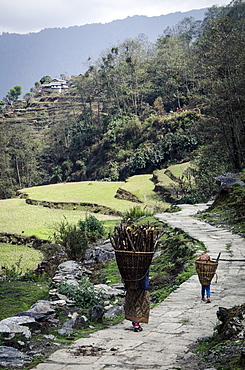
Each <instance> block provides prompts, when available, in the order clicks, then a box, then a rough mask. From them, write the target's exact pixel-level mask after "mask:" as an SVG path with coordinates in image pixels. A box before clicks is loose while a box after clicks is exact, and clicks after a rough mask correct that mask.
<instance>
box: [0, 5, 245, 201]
mask: <svg viewBox="0 0 245 370" xmlns="http://www.w3.org/2000/svg"><path fill="white" fill-rule="evenodd" d="M244 24H245V2H244V1H243V0H235V1H232V2H231V3H230V4H229V5H227V6H224V7H216V6H214V7H211V8H210V9H208V11H207V13H206V15H205V18H204V20H203V21H195V19H194V18H185V19H183V20H182V21H181V22H179V23H178V24H176V26H174V27H172V28H167V29H166V30H165V31H164V32H163V34H162V35H160V36H159V37H158V39H157V40H156V41H155V42H148V41H147V38H146V37H145V36H144V35H139V36H138V37H137V38H135V39H125V40H124V42H122V43H119V44H115V45H114V46H113V47H110V48H108V50H105V51H104V52H103V53H102V54H101V57H100V58H98V60H97V61H96V62H93V63H91V61H90V60H88V61H87V63H88V66H87V71H86V72H85V73H84V74H81V75H78V76H63V78H66V79H67V82H68V86H69V88H68V89H66V90H65V91H64V92H63V93H54V92H52V93H44V91H43V90H42V88H41V87H42V84H44V83H47V79H49V78H50V76H44V77H42V78H41V79H40V81H37V82H34V84H33V85H34V87H33V88H32V89H31V91H30V92H29V93H27V94H25V96H24V98H23V99H22V100H18V99H12V100H11V99H10V100H6V101H5V102H2V104H0V107H1V109H0V110H1V111H0V137H1V141H0V157H1V162H0V198H2V199H4V198H9V197H11V196H13V195H14V194H15V192H16V190H17V189H20V188H26V187H30V186H34V185H41V184H52V183H58V182H76V181H84V180H91V181H92V180H102V181H115V180H119V181H124V180H126V179H127V178H128V177H129V176H132V175H136V174H144V173H152V172H154V170H157V169H162V168H165V167H167V166H169V165H171V164H175V163H181V162H185V161H191V163H192V164H193V166H192V174H191V175H192V176H193V177H194V179H195V186H194V187H192V189H191V190H190V192H189V195H188V196H189V198H190V201H205V200H208V199H209V198H210V196H212V195H213V194H214V193H215V191H216V188H215V185H214V181H213V178H214V177H215V176H218V175H220V174H223V173H226V172H233V173H237V172H241V171H242V170H243V169H244V159H245V158H244V156H245V125H244V107H245V28H244ZM78 47H79V45H78ZM7 96H9V95H7Z"/></svg>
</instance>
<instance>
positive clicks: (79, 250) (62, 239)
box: [54, 220, 88, 260]
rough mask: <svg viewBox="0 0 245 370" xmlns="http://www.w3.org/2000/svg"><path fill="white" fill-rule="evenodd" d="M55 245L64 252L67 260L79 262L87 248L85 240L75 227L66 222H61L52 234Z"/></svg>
mask: <svg viewBox="0 0 245 370" xmlns="http://www.w3.org/2000/svg"><path fill="white" fill-rule="evenodd" d="M54 239H55V241H56V243H59V244H60V245H61V246H62V247H63V248H64V250H65V252H66V254H67V256H68V258H69V259H72V260H80V259H81V258H82V257H83V255H84V252H85V249H86V247H87V244H88V242H87V240H86V239H85V238H84V235H83V234H82V233H81V231H80V229H79V228H78V227H77V226H76V225H72V224H69V223H68V222H67V221H66V220H64V221H61V222H60V223H59V225H58V227H57V229H56V232H55V233H54Z"/></svg>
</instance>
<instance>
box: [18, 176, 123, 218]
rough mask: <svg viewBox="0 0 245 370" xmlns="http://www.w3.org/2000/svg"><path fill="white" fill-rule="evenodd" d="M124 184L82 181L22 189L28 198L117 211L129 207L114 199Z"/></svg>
mask: <svg viewBox="0 0 245 370" xmlns="http://www.w3.org/2000/svg"><path fill="white" fill-rule="evenodd" d="M124 184H125V183H124V182H103V181H83V182H70V183H61V184H53V185H44V186H34V187H32V188H27V189H22V190H21V192H24V193H27V194H28V197H29V198H31V199H35V200H46V201H51V202H76V203H78V202H85V203H86V202H87V203H93V204H99V205H102V206H107V207H110V208H112V209H116V210H118V211H125V210H126V209H128V207H129V203H130V202H128V201H126V200H120V199H117V198H115V197H114V196H115V194H116V191H117V189H118V188H119V187H122V186H123V185H124Z"/></svg>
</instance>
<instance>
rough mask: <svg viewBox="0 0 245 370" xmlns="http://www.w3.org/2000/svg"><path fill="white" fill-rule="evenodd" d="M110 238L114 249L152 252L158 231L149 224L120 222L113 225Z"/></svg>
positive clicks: (157, 237)
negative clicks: (118, 224)
mask: <svg viewBox="0 0 245 370" xmlns="http://www.w3.org/2000/svg"><path fill="white" fill-rule="evenodd" d="M110 239H111V243H112V246H113V248H114V249H115V250H124V251H133V252H153V251H154V250H155V248H156V245H157V241H158V239H159V233H158V232H156V230H155V229H154V227H151V226H149V225H140V226H139V225H130V226H129V225H127V224H121V225H120V226H116V227H115V229H114V233H113V234H112V235H110Z"/></svg>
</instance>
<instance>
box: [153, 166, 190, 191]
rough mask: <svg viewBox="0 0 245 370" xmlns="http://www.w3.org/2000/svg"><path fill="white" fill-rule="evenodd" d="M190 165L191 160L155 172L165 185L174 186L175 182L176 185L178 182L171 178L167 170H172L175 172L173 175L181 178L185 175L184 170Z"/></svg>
mask: <svg viewBox="0 0 245 370" xmlns="http://www.w3.org/2000/svg"><path fill="white" fill-rule="evenodd" d="M188 167H191V165H190V162H185V163H181V164H175V165H172V166H169V167H168V168H163V169H162V170H158V171H155V174H156V176H157V178H158V181H160V182H161V183H162V185H163V186H165V187H168V186H172V185H173V184H175V185H176V183H175V182H174V181H173V180H171V179H170V177H169V176H168V175H167V174H166V173H165V172H166V171H167V172H168V171H170V172H171V173H172V174H173V176H175V177H178V178H181V176H182V175H183V172H184V171H185V170H186V169H187V168H188Z"/></svg>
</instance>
